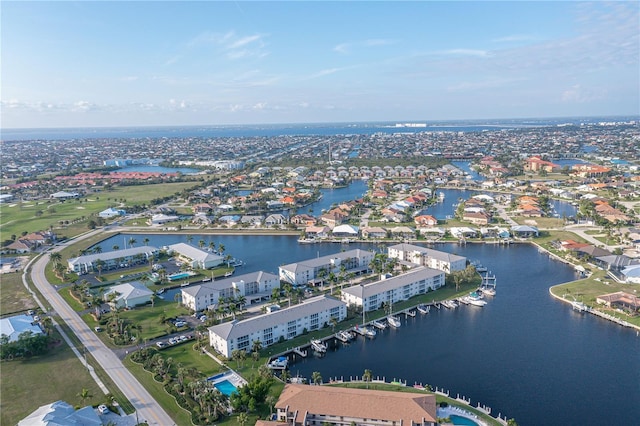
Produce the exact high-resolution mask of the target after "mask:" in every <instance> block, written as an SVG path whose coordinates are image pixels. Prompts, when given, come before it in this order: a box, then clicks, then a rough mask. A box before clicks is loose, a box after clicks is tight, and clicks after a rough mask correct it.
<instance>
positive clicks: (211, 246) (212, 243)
mask: <svg viewBox="0 0 640 426" xmlns="http://www.w3.org/2000/svg"><path fill="white" fill-rule="evenodd" d="M209 250H210V251H215V250H216V243H214V242H213V241H209Z"/></svg>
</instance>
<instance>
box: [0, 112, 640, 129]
mask: <svg viewBox="0 0 640 426" xmlns="http://www.w3.org/2000/svg"><path fill="white" fill-rule="evenodd" d="M593 118H637V119H640V114H612V115H574V116H540V117H533V116H527V117H500V118H455V119H428V120H422V119H407V120H399V119H397V120H393V119H392V120H356V121H300V122H288V123H287V122H278V123H267V122H265V123H243V124H240V123H226V124H157V125H154V124H131V125H105V126H60V127H2V126H0V132H2V131H3V130H11V131H16V130H62V129H122V128H171V127H243V126H291V125H296V126H301V125H321V124H347V123H348V124H371V123H399V124H404V123H443V122H444V123H447V122H465V121H469V122H478V121H480V122H482V121H485V122H486V121H503V120H504V121H506V120H561V119H573V120H575V119H593Z"/></svg>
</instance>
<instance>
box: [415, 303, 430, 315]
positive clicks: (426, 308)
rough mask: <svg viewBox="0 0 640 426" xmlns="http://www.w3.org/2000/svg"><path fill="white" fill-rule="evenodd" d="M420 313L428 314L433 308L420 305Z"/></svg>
mask: <svg viewBox="0 0 640 426" xmlns="http://www.w3.org/2000/svg"><path fill="white" fill-rule="evenodd" d="M417 309H418V312H420V313H421V314H428V313H429V310H430V309H431V306H427V305H418V308H417Z"/></svg>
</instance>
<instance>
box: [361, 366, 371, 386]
mask: <svg viewBox="0 0 640 426" xmlns="http://www.w3.org/2000/svg"><path fill="white" fill-rule="evenodd" d="M372 379H373V373H371V370H369V369H368V368H367V369H365V370H364V374H363V375H362V380H364V381H365V382H366V383H367V389H369V383H370V382H371V380H372Z"/></svg>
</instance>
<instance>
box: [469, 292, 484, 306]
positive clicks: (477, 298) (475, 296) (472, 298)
mask: <svg viewBox="0 0 640 426" xmlns="http://www.w3.org/2000/svg"><path fill="white" fill-rule="evenodd" d="M466 297H467V300H469V304H471V305H474V306H480V307H482V306H484V305H486V304H487V302H485V301H484V300H482V295H481V294H479V293H477V292H475V291H474V292H471V293H469V295H468V296H466Z"/></svg>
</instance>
